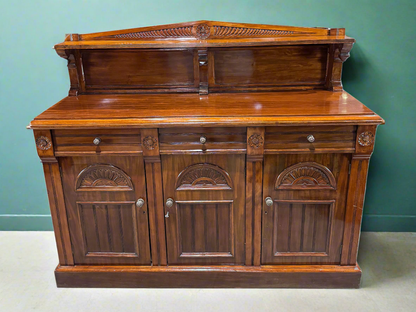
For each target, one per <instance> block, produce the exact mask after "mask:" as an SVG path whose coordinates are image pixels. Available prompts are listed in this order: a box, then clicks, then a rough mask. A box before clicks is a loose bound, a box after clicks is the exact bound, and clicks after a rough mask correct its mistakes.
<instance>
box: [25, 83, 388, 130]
mask: <svg viewBox="0 0 416 312" xmlns="http://www.w3.org/2000/svg"><path fill="white" fill-rule="evenodd" d="M383 123H384V120H383V119H382V118H381V117H380V116H378V115H377V114H375V113H374V112H373V111H371V110H370V109H369V108H367V107H366V106H365V105H363V104H362V103H361V102H360V101H358V100H357V99H355V98H354V97H353V96H351V95H350V94H348V93H347V92H345V91H342V92H331V91H320V90H319V91H315V90H314V91H290V92H262V93H214V94H209V95H199V94H195V93H186V94H184V93H182V94H120V95H116V94H114V95H112V94H100V95H80V96H68V97H66V98H64V99H62V100H61V101H59V102H58V103H57V104H55V105H54V106H52V107H50V108H49V109H47V110H46V111H44V112H43V113H42V114H40V115H39V116H37V117H36V118H35V119H34V120H33V121H32V122H31V124H30V128H33V129H42V128H43V129H46V128H47V129H58V128H103V127H104V128H126V127H127V128H132V127H142V128H159V127H174V126H184V125H186V126H206V127H208V126H242V125H244V126H256V125H258V126H280V125H281V126H284V125H293V124H296V125H314V124H316V125H334V124H342V125H345V124H357V125H358V124H362V125H364V124H383Z"/></svg>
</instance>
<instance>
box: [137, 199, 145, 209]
mask: <svg viewBox="0 0 416 312" xmlns="http://www.w3.org/2000/svg"><path fill="white" fill-rule="evenodd" d="M143 205H144V199H143V198H139V199H138V200H137V201H136V206H137V207H139V208H142V207H143Z"/></svg>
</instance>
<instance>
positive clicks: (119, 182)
mask: <svg viewBox="0 0 416 312" xmlns="http://www.w3.org/2000/svg"><path fill="white" fill-rule="evenodd" d="M75 190H77V191H130V190H133V183H132V181H131V178H130V177H129V176H128V175H127V174H126V173H125V172H124V171H123V170H121V169H119V168H117V167H115V166H113V165H110V164H94V165H91V166H89V167H87V168H85V169H84V170H82V171H81V172H80V174H79V175H78V177H77V180H76V182H75Z"/></svg>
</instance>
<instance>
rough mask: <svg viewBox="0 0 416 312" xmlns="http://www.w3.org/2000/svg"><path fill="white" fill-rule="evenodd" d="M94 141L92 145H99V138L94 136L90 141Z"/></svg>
mask: <svg viewBox="0 0 416 312" xmlns="http://www.w3.org/2000/svg"><path fill="white" fill-rule="evenodd" d="M92 142H93V143H94V145H100V143H101V139H100V138H98V137H97V138H95V139H94V141H92Z"/></svg>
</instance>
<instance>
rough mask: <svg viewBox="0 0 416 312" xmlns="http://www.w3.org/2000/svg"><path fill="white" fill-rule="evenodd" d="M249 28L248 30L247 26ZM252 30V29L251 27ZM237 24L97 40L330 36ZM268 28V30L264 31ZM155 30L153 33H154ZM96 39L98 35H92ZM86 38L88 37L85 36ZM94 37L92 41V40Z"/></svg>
mask: <svg viewBox="0 0 416 312" xmlns="http://www.w3.org/2000/svg"><path fill="white" fill-rule="evenodd" d="M245 25H247V26H245ZM250 26H251V27H250ZM256 26H259V25H252V24H235V23H224V22H216V21H199V22H190V23H181V24H175V25H160V26H153V27H142V28H136V29H130V31H129V32H125V33H114V32H112V33H111V34H109V35H106V34H105V33H101V34H100V35H99V36H96V37H93V38H94V39H96V40H108V39H110V40H142V39H198V40H205V39H208V38H209V39H225V38H273V37H282V36H296V35H314V34H324V35H327V33H328V30H326V29H315V28H299V27H287V26H271V25H260V27H258V28H257V27H256ZM264 26H266V27H264ZM152 28H153V29H152ZM92 35H94V34H92ZM84 36H88V34H87V35H84ZM91 37H92V36H89V37H88V38H89V39H91Z"/></svg>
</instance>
